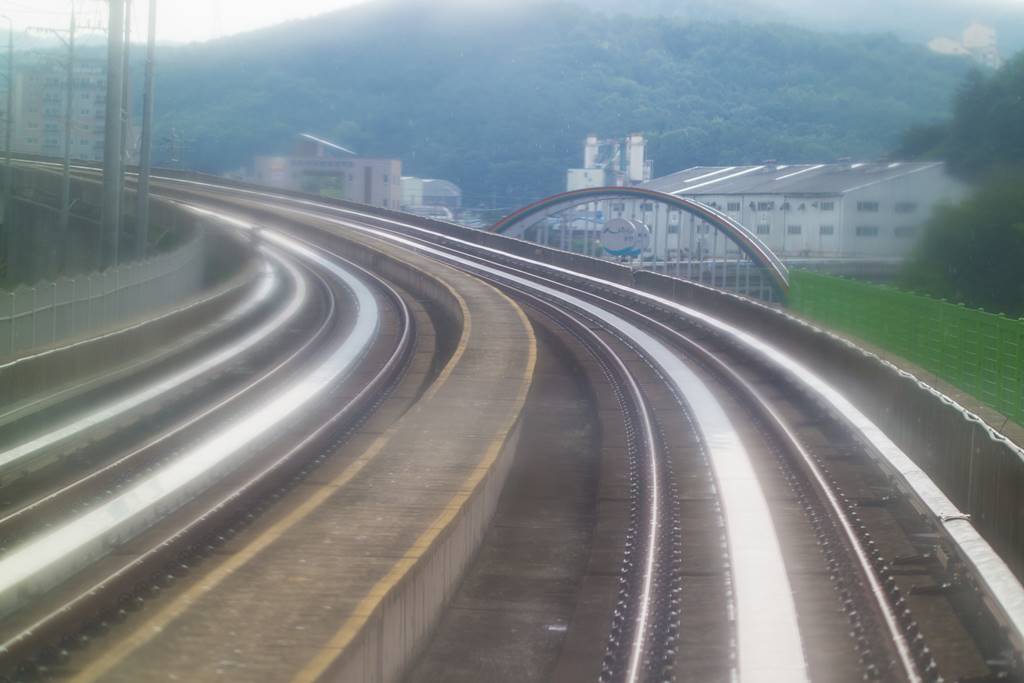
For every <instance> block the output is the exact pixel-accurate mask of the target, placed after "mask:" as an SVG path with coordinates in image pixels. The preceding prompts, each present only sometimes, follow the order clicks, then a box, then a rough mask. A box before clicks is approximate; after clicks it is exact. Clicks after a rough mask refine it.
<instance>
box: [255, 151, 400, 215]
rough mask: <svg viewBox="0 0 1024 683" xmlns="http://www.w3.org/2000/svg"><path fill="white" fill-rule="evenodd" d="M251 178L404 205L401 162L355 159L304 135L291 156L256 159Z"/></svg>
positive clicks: (374, 203) (372, 202)
mask: <svg viewBox="0 0 1024 683" xmlns="http://www.w3.org/2000/svg"><path fill="white" fill-rule="evenodd" d="M252 179H253V180H254V181H255V182H257V183H259V184H261V185H269V186H271V187H280V188H282V189H286V190H297V191H300V192H308V193H310V194H316V195H320V196H323V197H333V198H335V199H343V200H346V201H350V202H357V203H359V204H367V205H369V206H379V207H381V208H385V209H395V210H397V209H399V208H401V202H402V162H401V161H400V160H398V159H373V158H366V157H359V156H356V154H355V153H354V152H352V151H351V150H348V149H345V148H344V147H341V146H340V145H336V144H334V143H333V142H329V141H327V140H323V139H321V138H317V137H314V136H312V135H308V134H303V135H301V136H300V138H299V141H298V143H297V144H296V146H295V149H294V150H293V153H292V154H291V155H290V156H276V157H270V156H261V157H256V160H255V163H254V168H253V176H252Z"/></svg>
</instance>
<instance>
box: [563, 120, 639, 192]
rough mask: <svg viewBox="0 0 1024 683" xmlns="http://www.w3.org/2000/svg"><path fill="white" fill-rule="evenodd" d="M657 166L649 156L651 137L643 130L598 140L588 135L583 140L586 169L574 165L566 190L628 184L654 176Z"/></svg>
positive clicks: (584, 166) (584, 165)
mask: <svg viewBox="0 0 1024 683" xmlns="http://www.w3.org/2000/svg"><path fill="white" fill-rule="evenodd" d="M652 171H653V165H652V163H651V160H650V159H648V158H647V139H646V138H644V136H643V135H641V134H639V133H633V134H632V135H629V136H628V137H626V138H610V139H607V140H601V139H598V137H597V136H596V135H589V136H587V139H586V141H585V142H584V143H583V168H571V169H569V172H568V174H567V175H566V189H567V190H568V191H569V192H572V191H573V190H584V189H587V188H591V187H627V186H634V185H639V184H640V183H643V182H645V181H648V180H650V179H651V176H652Z"/></svg>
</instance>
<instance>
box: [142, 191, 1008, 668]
mask: <svg viewBox="0 0 1024 683" xmlns="http://www.w3.org/2000/svg"><path fill="white" fill-rule="evenodd" d="M161 180H162V181H164V182H167V183H174V184H179V185H182V186H188V185H192V186H200V187H205V188H208V189H209V190H211V191H215V192H219V193H221V194H224V193H236V194H246V195H251V196H262V197H263V198H264V199H265V200H266V199H274V200H276V201H277V202H278V204H277V205H278V206H279V207H281V208H284V209H285V210H289V211H291V212H294V213H299V214H306V215H310V216H313V217H319V218H321V219H325V220H335V221H336V222H338V223H341V224H344V225H346V226H348V227H349V228H352V229H357V230H360V231H362V232H367V228H366V227H365V225H366V224H372V225H374V226H375V227H374V228H372V229H371V231H372V232H374V233H377V234H378V235H379V236H381V237H383V238H387V236H388V235H399V236H402V237H405V238H406V239H411V240H413V241H415V240H416V238H415V237H409V234H410V233H413V234H415V235H419V236H420V237H419V239H422V240H423V242H424V243H429V244H435V245H436V244H437V243H444V244H447V245H459V251H460V253H467V254H478V253H486V254H490V255H492V256H494V257H495V258H499V259H504V260H506V261H508V262H513V263H516V264H520V265H521V266H522V267H523V268H524V269H526V270H527V271H543V272H546V273H549V274H552V275H555V276H557V277H560V278H564V279H566V280H572V281H576V282H580V283H583V284H585V285H587V286H591V287H594V288H595V289H597V290H604V291H607V292H610V293H614V294H616V295H619V296H622V297H624V298H628V299H632V300H636V301H643V302H645V303H646V304H648V305H651V306H654V307H656V308H658V309H659V310H661V311H664V312H665V313H667V314H670V315H677V316H681V317H682V318H684V319H688V320H692V321H695V322H697V323H699V324H701V325H704V326H706V327H708V328H709V329H711V330H713V331H714V332H715V333H716V334H719V335H722V336H723V337H724V338H727V339H730V340H731V341H732V342H734V343H736V344H737V345H738V346H740V347H743V348H746V349H747V350H749V351H751V352H752V353H753V354H754V355H755V356H756V357H759V358H761V359H762V362H764V363H766V364H767V365H768V366H769V367H774V368H777V369H779V370H780V371H781V372H783V373H784V374H785V375H787V376H790V377H792V378H793V379H794V380H795V381H796V382H797V384H798V385H800V386H802V387H803V388H804V389H805V390H806V391H808V392H809V393H810V394H812V395H814V396H817V397H818V398H819V399H820V400H821V401H822V403H823V404H824V405H825V406H827V408H828V409H829V410H830V411H831V412H833V413H834V414H837V415H839V416H840V417H841V419H842V421H843V422H844V423H845V424H846V425H847V426H848V427H849V428H850V429H851V430H852V432H853V433H854V434H856V435H857V436H858V438H859V439H860V440H861V442H862V443H863V444H864V445H865V446H866V447H867V448H868V449H869V451H870V452H871V453H872V454H873V456H874V457H876V458H877V460H878V461H879V462H880V463H882V465H883V467H885V469H886V470H887V471H888V472H889V473H890V474H891V475H892V476H893V477H894V478H895V480H896V481H897V482H898V483H899V487H900V489H901V490H902V491H903V492H904V493H905V494H906V495H908V496H909V497H910V498H911V499H912V500H915V501H917V503H918V504H919V505H920V507H921V508H922V509H923V510H924V511H926V513H927V515H928V517H929V518H930V519H931V520H932V522H933V523H934V524H935V525H936V527H937V528H939V529H940V530H941V531H942V532H943V534H944V535H945V537H946V538H947V539H948V540H949V541H950V542H951V543H952V546H953V547H954V548H955V549H957V553H958V556H959V558H960V559H961V560H962V561H963V562H964V563H965V565H966V566H967V567H969V568H970V570H971V573H972V575H973V576H974V577H975V578H976V580H977V581H978V585H979V588H981V589H982V590H983V591H984V592H985V593H986V594H987V596H988V602H989V603H990V604H991V608H992V610H993V613H994V614H996V615H997V617H998V618H999V619H1000V621H1001V622H1002V623H1003V624H1004V626H1005V627H1006V629H1007V630H1008V634H1009V637H1010V639H1011V641H1012V642H1013V643H1014V647H1015V648H1016V649H1017V651H1018V653H1024V586H1022V585H1021V583H1020V581H1018V579H1017V578H1016V576H1014V574H1013V572H1012V571H1011V570H1010V568H1009V567H1008V566H1007V564H1006V562H1005V561H1004V560H1003V559H1002V558H1001V557H1000V556H999V555H998V553H996V552H995V550H994V549H993V548H992V546H991V545H990V544H989V543H988V541H986V540H985V539H984V538H983V537H982V536H981V535H980V534H979V533H978V531H977V529H975V528H974V526H973V524H971V521H970V518H969V516H968V515H965V514H964V513H963V512H962V511H961V510H960V509H959V508H958V507H957V506H956V505H955V504H953V503H952V501H950V500H949V498H948V496H946V495H945V493H943V492H942V491H941V489H939V487H938V486H937V485H936V484H935V483H934V481H932V479H931V478H930V477H929V476H928V475H927V474H926V473H925V472H924V471H923V470H922V469H921V468H920V467H919V466H917V465H916V464H915V463H914V462H913V461H912V460H911V459H910V458H909V457H908V456H907V455H906V453H904V452H903V451H902V449H900V448H899V447H898V446H897V445H896V444H895V443H894V442H893V441H892V439H891V438H889V437H888V435H886V434H885V433H884V432H883V431H882V430H881V429H880V428H879V427H878V426H877V425H875V424H874V423H873V422H872V421H871V419H870V418H868V417H867V416H866V415H865V414H864V413H863V412H862V411H860V410H859V409H858V408H857V407H856V406H854V405H853V404H852V403H851V402H850V401H849V400H848V399H847V398H846V397H844V396H843V395H842V393H841V392H839V391H838V390H837V389H835V387H833V386H831V384H829V383H828V382H827V381H826V380H824V379H823V378H821V377H820V376H819V375H818V374H817V373H815V372H813V371H812V370H811V369H810V368H808V367H807V366H805V365H804V364H802V363H801V362H799V361H798V360H796V359H795V358H793V357H792V356H790V355H789V354H787V353H786V352H785V351H782V350H780V349H778V348H777V347H775V346H773V345H771V344H769V343H766V342H764V341H762V340H760V339H758V338H757V337H756V335H753V334H751V333H749V332H746V331H745V330H743V329H741V328H739V327H737V326H735V325H732V324H730V323H726V322H724V321H722V320H719V319H718V318H716V317H715V316H713V315H710V314H708V313H705V312H703V311H700V310H697V309H695V308H693V307H690V306H686V305H684V304H680V303H678V302H676V301H673V300H671V299H667V298H665V297H662V296H658V295H656V294H651V293H649V292H645V291H642V290H639V289H635V288H632V287H629V286H626V285H622V284H619V283H616V282H613V281H610V280H607V279H603V278H599V277H595V276H593V275H588V274H586V273H582V272H579V271H574V270H570V269H567V268H563V267H560V266H555V265H550V264H547V263H543V262H541V261H536V260H532V259H528V258H525V257H523V256H518V255H515V254H510V253H507V252H504V251H502V250H499V249H495V248H493V247H488V246H484V245H480V244H475V243H473V242H469V241H466V240H463V239H461V238H459V237H454V236H451V235H447V234H443V233H440V232H437V231H436V230H431V229H428V228H424V227H420V226H419V225H416V224H415V219H414V218H410V220H401V221H400V220H396V219H395V218H392V217H389V216H382V215H375V214H374V213H372V212H370V211H357V210H354V209H350V208H343V207H339V206H336V205H331V204H326V203H323V202H320V201H315V200H313V199H301V198H297V197H293V196H288V195H282V194H277V193H275V192H274V191H273V190H268V191H266V192H262V193H261V192H258V191H255V190H250V189H246V188H236V187H231V186H224V185H216V184H213V183H209V182H200V181H195V180H183V179H178V178H173V177H163V178H161ZM294 206H301V207H304V209H303V210H298V209H295V208H291V207H294ZM337 215H343V216H346V217H350V218H349V221H343V220H340V219H337V218H333V219H332V218H331V217H332V216H337ZM353 219H355V220H358V221H363V222H364V224H363V225H362V226H359V225H353V224H352V223H351V222H350V221H351V220H353ZM410 221H412V222H410ZM755 305H756V304H755ZM919 383H920V384H922V386H924V387H925V388H926V389H927V390H929V391H930V392H931V393H933V394H934V395H935V396H936V397H937V398H938V399H940V400H943V401H945V402H948V403H955V402H953V401H952V399H950V398H949V397H946V396H944V395H943V394H941V393H940V392H938V391H936V390H935V389H933V388H931V387H927V385H924V384H923V383H921V382H920V381H919ZM961 412H963V413H964V415H965V418H968V419H969V418H971V415H970V414H969V413H968V412H967V411H965V410H963V409H962V408H961ZM989 432H990V434H991V435H992V438H994V439H999V440H1002V441H1006V437H1005V436H1003V435H1001V434H999V433H998V432H997V431H995V430H993V429H991V428H989ZM1022 457H1024V455H1022Z"/></svg>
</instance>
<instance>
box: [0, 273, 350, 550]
mask: <svg viewBox="0 0 1024 683" xmlns="http://www.w3.org/2000/svg"><path fill="white" fill-rule="evenodd" d="M314 276H315V277H316V278H317V279H319V280H321V282H322V284H323V286H324V288H325V290H326V288H327V284H326V282H324V281H323V278H322V276H321V275H319V274H317V273H314ZM328 304H329V307H328V310H327V312H326V313H325V314H324V317H323V320H322V321H321V324H320V326H319V327H318V328H317V330H316V331H315V332H313V334H312V335H310V336H309V337H306V338H305V339H304V340H303V342H302V343H301V344H300V345H299V346H298V347H297V348H296V349H294V350H292V351H291V352H290V353H289V354H288V355H287V356H286V357H284V358H283V359H281V360H279V361H278V362H277V363H276V364H275V365H273V366H272V367H271V368H270V369H268V370H266V371H264V372H262V373H261V374H260V376H259V377H257V378H256V379H254V380H252V381H250V382H248V383H246V384H245V385H243V386H241V387H239V388H237V389H235V390H233V391H232V392H231V393H230V394H228V395H227V396H223V397H221V398H220V399H219V400H217V401H216V402H215V403H213V404H212V405H209V406H204V407H203V408H202V409H201V410H200V411H198V412H195V413H192V414H190V415H188V416H187V417H186V419H185V420H183V421H181V422H177V423H175V424H174V425H172V426H171V427H170V428H169V429H166V430H164V431H163V432H161V433H160V434H158V435H156V436H155V437H153V438H151V439H148V440H147V441H146V442H145V443H143V444H141V445H139V446H137V447H136V448H133V449H132V450H130V451H129V452H128V453H125V454H124V455H121V456H119V457H117V459H115V460H113V461H111V462H108V463H106V464H105V465H104V466H103V467H101V468H99V469H97V470H93V471H91V472H89V473H88V474H86V475H85V476H83V477H80V478H78V479H75V480H74V481H73V482H70V483H68V484H66V485H64V486H62V487H60V488H59V489H57V490H55V491H51V492H49V493H47V494H45V495H43V496H42V497H40V498H37V499H36V500H33V501H32V502H30V503H28V504H26V505H23V506H22V507H20V508H18V509H17V510H15V511H13V512H10V513H8V514H5V515H2V516H0V533H8V534H10V532H9V530H8V528H7V527H8V526H9V525H10V524H11V523H15V522H18V523H20V524H22V525H24V524H25V521H24V520H23V518H24V517H25V516H26V515H29V514H32V515H35V514H39V513H40V512H41V511H42V509H43V508H45V507H46V506H48V505H52V504H54V503H55V502H57V501H58V500H66V499H67V497H68V495H69V494H73V493H74V492H75V491H76V490H78V489H80V488H82V487H83V486H86V485H88V484H90V483H91V482H93V481H95V480H97V479H99V478H100V477H104V476H109V475H110V474H111V473H113V472H114V471H116V470H117V469H120V468H123V467H124V465H126V464H127V463H129V462H132V461H134V460H136V459H138V458H140V457H143V456H145V455H146V454H147V453H149V452H150V451H151V450H152V449H154V448H155V447H157V446H159V445H161V444H162V443H164V442H166V441H168V440H169V439H171V438H173V437H175V436H178V435H181V434H183V433H185V431H186V430H188V429H190V428H192V427H194V426H196V425H197V424H198V423H200V422H201V421H204V420H207V419H209V418H210V417H211V416H213V415H215V414H216V413H218V412H219V411H221V410H223V409H224V408H226V407H227V406H229V405H231V404H232V403H235V402H236V401H238V400H239V399H240V398H242V397H243V396H245V395H247V394H249V393H251V392H252V391H253V390H254V389H257V388H258V387H260V386H261V385H263V384H265V383H266V382H268V381H269V380H270V379H272V378H273V377H274V376H275V375H278V374H280V373H281V372H282V371H283V370H284V369H285V368H287V367H289V366H291V365H293V364H294V363H295V361H296V360H297V359H299V358H300V357H301V356H303V355H305V354H306V352H307V351H308V350H309V349H311V348H312V347H314V346H316V345H317V344H320V343H321V340H322V338H323V337H324V336H325V335H326V334H327V332H328V330H329V327H330V325H331V324H332V321H333V319H334V317H335V315H336V310H335V309H336V307H337V304H336V302H335V299H334V298H333V297H328Z"/></svg>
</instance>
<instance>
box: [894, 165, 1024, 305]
mask: <svg viewBox="0 0 1024 683" xmlns="http://www.w3.org/2000/svg"><path fill="white" fill-rule="evenodd" d="M1022 187H1024V175H1022V174H1019V173H1007V174H999V176H998V177H995V178H992V179H990V180H988V181H987V182H986V183H985V185H984V186H983V187H982V188H981V189H980V190H979V191H978V192H977V194H976V195H975V196H974V197H972V198H971V199H969V200H967V201H965V202H963V203H962V204H961V205H959V206H956V207H947V208H946V209H944V210H943V211H938V212H936V215H935V218H934V219H933V220H932V221H931V223H930V224H929V226H928V230H927V232H926V233H925V237H924V239H923V241H922V243H921V245H920V246H919V248H918V250H917V252H916V254H915V255H914V258H913V259H912V260H911V261H910V262H908V264H907V266H906V267H905V270H904V272H903V275H902V284H903V285H904V286H906V287H909V288H912V289H916V290H919V291H924V292H927V293H928V294H931V295H932V296H937V297H942V298H944V299H948V300H949V301H954V302H957V303H965V304H968V305H970V306H976V307H980V308H984V309H985V310H988V311H993V312H999V313H1007V314H1009V315H1013V316H1024V276H1022V275H1021V264H1022V263H1024V192H1021V188H1022Z"/></svg>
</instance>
